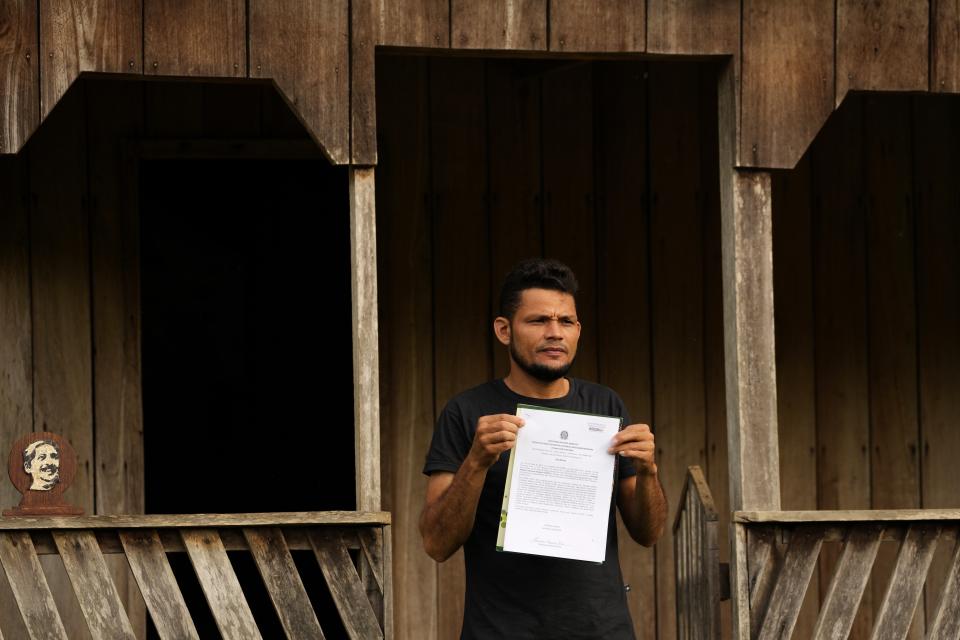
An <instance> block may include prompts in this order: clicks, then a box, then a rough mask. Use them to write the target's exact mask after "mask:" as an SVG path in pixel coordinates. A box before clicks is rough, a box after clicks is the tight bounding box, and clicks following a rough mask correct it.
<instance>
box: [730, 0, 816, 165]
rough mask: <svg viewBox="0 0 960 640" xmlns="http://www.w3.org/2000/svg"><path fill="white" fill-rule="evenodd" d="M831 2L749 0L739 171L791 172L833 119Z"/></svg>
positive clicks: (745, 15)
mask: <svg viewBox="0 0 960 640" xmlns="http://www.w3.org/2000/svg"><path fill="white" fill-rule="evenodd" d="M833 7H834V4H833V2H832V1H831V0H814V1H813V2H779V1H778V0H746V1H745V2H744V6H743V56H742V72H741V73H742V75H741V110H742V128H741V136H740V162H741V164H742V166H752V167H769V168H783V169H790V168H792V167H793V166H794V165H796V163H797V162H798V161H799V160H800V157H801V156H802V155H803V153H804V152H805V151H806V149H807V147H808V146H809V145H810V143H811V142H812V141H813V138H814V136H816V134H817V132H818V131H819V130H820V128H821V127H822V126H823V123H824V122H826V120H827V117H829V115H830V113H831V112H832V111H833V105H834V95H833V92H834V86H833V66H834V53H833V36H832V34H833V22H834V14H833Z"/></svg>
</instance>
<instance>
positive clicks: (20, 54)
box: [0, 0, 40, 155]
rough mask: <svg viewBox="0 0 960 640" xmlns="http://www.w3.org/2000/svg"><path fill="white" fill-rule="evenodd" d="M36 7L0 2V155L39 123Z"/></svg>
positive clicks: (14, 148) (10, 0)
mask: <svg viewBox="0 0 960 640" xmlns="http://www.w3.org/2000/svg"><path fill="white" fill-rule="evenodd" d="M39 57H40V56H39V42H38V41H37V5H36V4H35V3H26V2H21V1H20V0H3V2H0V155H2V154H7V153H16V152H17V151H19V150H20V147H22V146H23V145H24V143H25V142H26V141H27V138H29V137H30V134H31V133H33V131H34V129H36V128H37V125H38V124H39V122H40V76H39V73H38V69H39V67H38V59H39Z"/></svg>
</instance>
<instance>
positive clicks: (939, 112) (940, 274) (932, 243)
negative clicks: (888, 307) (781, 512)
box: [913, 96, 960, 619]
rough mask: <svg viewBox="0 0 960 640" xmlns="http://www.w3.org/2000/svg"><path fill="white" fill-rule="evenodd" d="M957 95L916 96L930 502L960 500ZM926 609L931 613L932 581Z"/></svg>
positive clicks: (925, 474)
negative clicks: (959, 478)
mask: <svg viewBox="0 0 960 640" xmlns="http://www.w3.org/2000/svg"><path fill="white" fill-rule="evenodd" d="M957 105H958V102H957V98H956V97H953V96H950V97H946V96H944V97H937V98H936V99H922V100H921V99H917V100H916V102H915V103H914V122H913V127H914V131H915V132H916V140H915V142H914V145H915V149H916V150H917V152H916V153H915V154H914V169H913V175H914V180H915V181H914V189H915V193H916V209H915V211H916V219H915V229H916V234H917V246H918V248H919V250H918V251H917V253H916V259H917V262H916V270H917V271H916V282H917V290H916V297H917V334H918V337H919V344H918V345H917V346H918V353H917V364H918V367H919V382H920V387H919V393H920V396H919V404H920V428H921V463H920V474H921V477H920V483H921V494H922V496H923V506H924V507H925V508H946V507H952V508H957V507H960V496H958V495H957V492H956V480H957V472H956V471H957V467H956V460H957V459H958V458H957V456H960V429H957V428H956V425H957V417H958V416H960V331H958V329H957V327H960V278H957V274H958V273H960V253H958V252H957V249H956V248H957V247H958V246H960V217H958V216H957V210H958V207H960V184H958V183H957V181H956V180H954V179H953V173H952V172H951V171H950V167H952V166H956V164H955V163H957V162H960V153H958V151H960V126H958V124H957V119H956V116H955V113H956V108H957ZM948 553H949V552H947V551H946V550H945V549H944V550H941V551H938V552H937V555H936V557H935V560H934V562H933V564H932V566H931V568H930V578H929V580H928V584H929V585H939V584H942V583H943V581H944V579H945V575H946V565H947V563H948V561H949V555H948ZM927 593H928V598H927V607H928V608H927V614H928V619H932V616H933V614H934V610H933V606H934V596H933V595H932V593H935V591H932V590H930V589H928V592H927Z"/></svg>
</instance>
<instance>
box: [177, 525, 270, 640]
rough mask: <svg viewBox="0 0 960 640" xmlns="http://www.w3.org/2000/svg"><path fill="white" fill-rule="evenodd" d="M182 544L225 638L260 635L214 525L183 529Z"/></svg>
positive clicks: (218, 627) (246, 639)
mask: <svg viewBox="0 0 960 640" xmlns="http://www.w3.org/2000/svg"><path fill="white" fill-rule="evenodd" d="M180 536H181V538H183V545H184V546H185V547H186V549H187V555H189V556H190V564H192V565H193V570H194V572H196V574H197V579H198V580H199V581H200V587H201V588H202V589H203V595H204V596H205V597H206V599H207V604H208V605H210V611H211V613H213V618H214V620H216V622H217V629H219V630H220V635H222V636H223V638H224V640H234V639H236V640H241V639H243V640H248V639H250V638H260V637H261V636H260V631H259V630H258V629H257V623H256V621H255V620H254V619H253V613H252V612H251V611H250V606H249V605H248V604H247V599H246V598H245V597H244V595H243V590H242V589H241V588H240V582H239V581H238V580H237V574H235V573H234V572H233V567H232V566H231V565H230V558H228V557H227V551H226V549H224V547H223V542H222V541H221V540H220V535H219V534H218V533H217V532H216V530H214V529H194V530H182V531H181V532H180Z"/></svg>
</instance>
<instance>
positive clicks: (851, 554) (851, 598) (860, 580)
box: [811, 523, 883, 640]
mask: <svg viewBox="0 0 960 640" xmlns="http://www.w3.org/2000/svg"><path fill="white" fill-rule="evenodd" d="M882 535H883V525H880V524H873V523H867V524H864V525H855V526H851V527H850V529H849V533H848V534H847V540H846V543H845V544H844V547H843V552H842V553H841V554H840V559H839V560H838V561H837V568H836V572H835V573H834V574H833V577H832V578H831V579H830V586H829V587H828V588H827V593H826V595H825V596H824V598H823V605H822V606H821V607H820V615H819V617H818V618H817V626H816V627H815V628H814V630H813V637H814V638H815V639H816V640H827V639H828V638H846V637H847V636H848V635H849V634H850V629H851V628H852V627H853V621H854V618H855V616H856V613H857V609H858V608H859V606H860V599H861V598H862V597H863V592H864V590H865V589H866V588H867V580H869V578H870V569H871V567H872V566H873V562H874V559H875V558H876V557H877V550H878V549H879V548H880V539H881V536H882ZM812 586H813V585H811V587H812Z"/></svg>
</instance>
